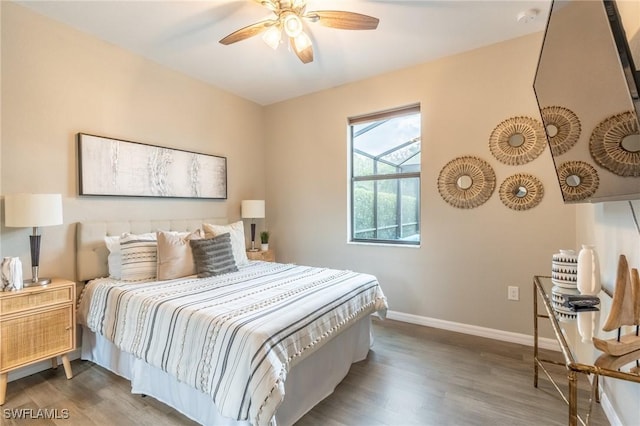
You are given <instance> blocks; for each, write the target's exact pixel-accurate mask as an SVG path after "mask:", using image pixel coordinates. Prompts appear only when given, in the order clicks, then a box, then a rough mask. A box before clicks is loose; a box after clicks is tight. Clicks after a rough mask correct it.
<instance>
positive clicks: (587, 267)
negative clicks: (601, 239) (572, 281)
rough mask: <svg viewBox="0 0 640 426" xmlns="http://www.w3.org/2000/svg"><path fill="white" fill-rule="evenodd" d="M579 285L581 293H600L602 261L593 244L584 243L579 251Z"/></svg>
mask: <svg viewBox="0 0 640 426" xmlns="http://www.w3.org/2000/svg"><path fill="white" fill-rule="evenodd" d="M577 286H578V290H579V291H580V294H588V295H591V296H595V295H597V294H598V293H600V289H601V285H600V263H599V262H598V254H597V253H596V251H595V249H594V246H592V245H587V244H583V245H582V250H580V253H578V274H577Z"/></svg>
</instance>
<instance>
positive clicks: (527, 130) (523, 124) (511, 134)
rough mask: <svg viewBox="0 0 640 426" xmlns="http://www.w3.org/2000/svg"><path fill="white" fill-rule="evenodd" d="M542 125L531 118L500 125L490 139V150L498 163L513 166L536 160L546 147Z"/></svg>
mask: <svg viewBox="0 0 640 426" xmlns="http://www.w3.org/2000/svg"><path fill="white" fill-rule="evenodd" d="M544 135H545V134H544V128H543V127H542V123H540V122H539V121H538V120H535V119H533V118H530V117H512V118H508V119H506V120H504V121H503V122H502V123H500V124H498V125H497V126H496V128H495V129H493V132H491V136H490V137H489V149H490V150H491V154H493V156H494V157H496V159H498V161H500V162H501V163H504V164H508V165H511V166H516V165H520V164H525V163H528V162H530V161H532V160H535V159H536V158H537V157H538V156H539V155H540V154H542V151H544V147H545V146H546V140H545V137H544Z"/></svg>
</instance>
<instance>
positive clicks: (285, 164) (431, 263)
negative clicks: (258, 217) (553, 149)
mask: <svg viewBox="0 0 640 426" xmlns="http://www.w3.org/2000/svg"><path fill="white" fill-rule="evenodd" d="M541 38H542V34H536V35H532V36H527V37H523V38H520V39H517V40H514V41H510V42H505V43H500V44H496V45H493V46H490V47H487V48H482V49H478V50H474V51H472V52H468V53H464V54H460V55H457V56H453V57H448V58H445V59H441V60H438V61H435V62H431V63H427V64H423V65H419V66H416V67H413V68H408V69H404V70H401V71H398V72H394V73H391V74H386V75H382V76H379V77H375V78H371V79H368V80H364V81H360V82H356V83H353V84H348V85H345V86H341V87H338V88H335V89H332V90H326V91H323V92H320V93H316V94H312V95H308V96H304V97H301V98H298V99H294V100H290V101H286V102H282V103H278V104H274V105H271V106H268V107H267V108H266V115H265V126H266V134H267V140H266V144H267V145H266V154H265V155H266V158H267V166H266V176H267V182H268V185H267V200H268V202H269V204H268V208H267V210H268V211H267V216H268V222H269V228H270V230H271V231H272V234H273V241H272V242H273V245H274V246H275V248H276V249H277V250H278V257H279V259H280V260H282V261H291V262H297V263H301V264H311V265H318V266H328V267H335V268H349V269H353V270H357V271H361V272H368V273H372V274H374V275H376V276H377V277H378V278H379V280H380V282H381V284H382V287H383V289H384V291H385V293H386V295H387V297H388V299H389V307H390V309H391V310H394V311H399V312H403V313H408V314H413V315H419V316H424V317H429V318H436V319H441V320H447V321H453V322H457V323H463V324H474V325H477V326H482V327H489V328H494V329H499V330H506V331H512V332H518V333H526V334H531V333H532V322H531V304H532V300H531V299H532V290H531V282H532V276H533V275H534V274H549V273H550V269H551V256H552V254H553V253H555V252H557V250H558V249H559V248H571V247H573V246H574V243H575V208H574V207H573V206H565V205H564V204H563V203H562V197H561V194H560V190H559V186H558V183H557V180H556V175H555V172H554V169H553V162H552V160H551V155H550V153H549V150H548V149H545V151H544V153H543V154H542V155H541V156H540V157H539V158H537V159H536V160H534V161H533V162H531V163H529V164H526V165H523V166H507V165H503V164H501V163H499V162H498V161H497V160H496V159H495V158H494V157H493V156H492V155H491V153H490V152H489V147H488V140H489V135H490V134H491V132H492V130H493V129H494V127H495V126H496V125H498V124H499V123H500V122H502V121H503V120H505V119H507V118H509V117H513V116H517V115H523V116H531V117H536V118H538V119H539V114H538V110H537V105H536V99H535V96H534V92H533V89H532V82H533V77H534V73H535V69H536V63H537V60H538V53H539V49H540V44H541ZM415 102H420V104H421V106H422V116H423V130H422V131H423V144H422V146H423V148H422V149H423V151H422V211H421V221H422V246H421V247H420V248H419V249H415V248H404V247H380V246H362V245H352V244H347V186H348V180H347V126H346V123H347V117H349V116H356V115H361V114H365V113H369V112H374V111H379V110H384V109H388V108H393V107H397V106H401V105H407V104H412V103H415ZM461 155H475V156H478V157H480V158H483V159H485V160H487V161H488V162H489V163H490V164H491V165H492V167H493V168H494V169H495V171H496V177H497V186H499V185H500V184H501V183H502V181H503V180H504V179H505V178H506V177H508V176H510V175H512V174H514V173H518V172H526V173H532V174H534V175H536V176H537V177H538V178H539V179H540V180H541V181H542V183H543V184H544V188H545V196H544V199H543V200H542V202H541V203H540V204H539V205H538V206H537V207H535V208H534V209H531V210H529V211H523V212H517V211H513V210H510V209H508V208H506V207H505V206H504V205H503V204H502V202H501V201H500V199H499V196H498V193H497V190H496V192H494V194H493V195H492V197H491V198H490V199H489V201H488V202H487V203H486V204H484V205H482V206H480V207H478V208H475V209H471V210H462V209H456V208H453V207H451V206H450V205H449V204H447V203H446V202H444V201H443V200H442V198H441V197H440V195H439V194H438V190H437V187H436V181H437V178H438V174H439V172H440V170H441V168H442V167H443V166H444V165H445V164H446V163H447V162H448V161H450V160H451V159H453V158H455V157H458V156H461ZM292 177H295V178H292ZM508 285H517V286H519V287H520V301H519V302H510V301H507V286H508Z"/></svg>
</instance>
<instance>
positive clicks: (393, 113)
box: [347, 103, 422, 247]
mask: <svg viewBox="0 0 640 426" xmlns="http://www.w3.org/2000/svg"><path fill="white" fill-rule="evenodd" d="M416 113H418V114H420V120H421V123H420V135H419V136H418V137H417V138H414V139H412V140H409V141H407V142H404V143H402V144H400V145H398V146H395V147H393V148H392V149H389V150H387V151H385V152H382V153H380V154H378V155H377V156H375V157H374V156H372V155H371V154H368V153H365V152H363V151H361V150H356V149H355V148H354V137H357V136H354V125H357V124H364V123H367V122H369V123H372V124H373V123H374V122H379V121H382V120H386V119H391V118H396V117H401V116H406V115H412V114H416ZM378 125H379V124H378ZM347 128H348V132H347V137H348V159H349V161H348V180H349V197H348V198H349V209H348V216H349V217H348V224H349V226H348V242H349V243H353V244H375V245H391V246H401V247H403V246H404V247H419V246H420V244H421V242H422V235H421V233H420V230H421V208H422V206H421V204H422V202H421V200H422V196H421V195H422V194H421V188H422V179H421V173H422V157H421V156H422V147H421V148H420V151H419V152H418V153H416V154H414V155H412V156H410V157H408V158H407V159H405V160H404V161H403V162H402V163H400V164H398V165H396V164H391V163H388V162H387V164H388V165H390V166H393V167H396V168H397V167H399V166H400V165H402V164H404V163H406V162H407V161H410V160H411V159H413V158H415V156H416V155H419V156H420V166H419V170H418V171H413V172H403V173H381V174H375V173H374V174H371V175H364V176H355V175H354V174H355V172H354V163H355V158H354V156H355V155H356V154H358V155H362V156H365V157H368V158H371V159H372V160H373V164H374V172H375V171H376V169H375V168H376V165H377V162H383V163H384V162H385V161H384V160H381V158H382V157H384V156H386V155H388V154H389V153H392V152H394V151H396V150H398V149H402V148H403V147H406V146H409V145H410V144H412V143H415V142H416V141H420V143H421V142H422V115H421V110H420V104H419V103H417V104H412V105H408V106H404V107H399V108H394V109H391V110H386V111H380V112H376V113H372V114H365V115H361V116H357V117H350V118H348V120H347ZM416 178H417V179H418V185H417V194H418V202H417V203H416V210H417V211H416V217H417V222H416V223H415V225H416V226H417V229H418V235H419V237H420V238H419V240H418V241H408V240H401V239H382V238H356V236H355V220H356V215H355V212H354V204H355V202H354V201H355V200H354V197H355V186H356V184H357V183H358V182H374V187H377V182H381V181H385V180H397V185H398V190H397V192H396V197H398V198H401V197H402V191H401V189H400V187H401V185H402V181H403V180H405V179H416ZM377 195H378V191H377V188H376V189H374V203H373V204H374V211H373V217H374V228H373V231H374V235H377V233H378V231H379V226H378V220H377V217H378V204H377ZM396 210H397V212H396V218H397V219H396V224H395V227H396V229H400V232H401V228H402V226H403V225H404V224H403V223H402V203H401V202H397V203H396ZM396 235H397V232H396Z"/></svg>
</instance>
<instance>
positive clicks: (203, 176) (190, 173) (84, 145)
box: [78, 133, 227, 199]
mask: <svg viewBox="0 0 640 426" xmlns="http://www.w3.org/2000/svg"><path fill="white" fill-rule="evenodd" d="M78 176H79V192H80V195H111V196H125V197H171V198H208V199H226V198H227V159H226V158H225V157H220V156H217V155H209V154H201V153H197V152H190V151H184V150H180V149H174V148H164V147H161V146H155V145H148V144H143V143H138V142H130V141H125V140H120V139H112V138H107V137H103V136H95V135H89V134H85V133H78Z"/></svg>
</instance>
